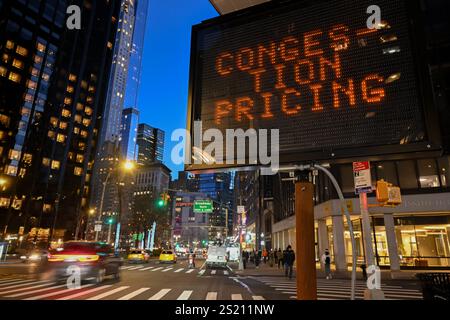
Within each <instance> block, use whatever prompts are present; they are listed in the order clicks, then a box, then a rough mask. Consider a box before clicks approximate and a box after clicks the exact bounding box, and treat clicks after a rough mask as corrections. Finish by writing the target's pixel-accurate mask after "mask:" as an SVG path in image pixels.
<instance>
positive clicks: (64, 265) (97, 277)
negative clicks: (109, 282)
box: [46, 241, 123, 283]
mask: <svg viewBox="0 0 450 320" xmlns="http://www.w3.org/2000/svg"><path fill="white" fill-rule="evenodd" d="M122 264H123V260H122V258H120V257H119V255H118V254H116V253H115V252H114V250H113V248H112V247H111V246H110V245H108V244H105V243H101V242H88V241H70V242H66V243H65V244H64V245H63V246H62V247H61V248H58V249H56V250H51V251H50V253H49V254H48V264H47V270H46V271H47V274H48V275H49V277H50V279H52V280H53V281H62V280H65V279H67V278H68V277H69V276H71V275H72V274H73V273H74V270H75V271H77V270H79V271H80V278H81V279H80V280H81V281H82V280H94V282H95V283H101V282H103V281H104V279H105V277H106V276H111V275H112V276H113V278H114V279H120V267H121V266H122ZM74 267H78V268H79V269H78V268H74Z"/></svg>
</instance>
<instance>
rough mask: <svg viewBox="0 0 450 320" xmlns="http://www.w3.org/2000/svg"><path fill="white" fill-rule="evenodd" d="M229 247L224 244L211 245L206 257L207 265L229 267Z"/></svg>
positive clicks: (209, 266)
mask: <svg viewBox="0 0 450 320" xmlns="http://www.w3.org/2000/svg"><path fill="white" fill-rule="evenodd" d="M227 257H228V254H227V248H226V247H223V246H210V247H209V248H208V254H207V257H206V267H208V268H211V267H222V268H226V267H227V262H228V261H227Z"/></svg>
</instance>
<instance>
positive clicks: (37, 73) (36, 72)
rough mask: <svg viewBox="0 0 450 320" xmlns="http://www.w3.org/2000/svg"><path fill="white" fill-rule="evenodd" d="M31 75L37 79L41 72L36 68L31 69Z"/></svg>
mask: <svg viewBox="0 0 450 320" xmlns="http://www.w3.org/2000/svg"><path fill="white" fill-rule="evenodd" d="M31 75H33V76H35V77H37V76H39V70H38V69H36V68H32V69H31Z"/></svg>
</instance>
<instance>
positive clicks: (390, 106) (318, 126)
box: [189, 0, 429, 168]
mask: <svg viewBox="0 0 450 320" xmlns="http://www.w3.org/2000/svg"><path fill="white" fill-rule="evenodd" d="M372 4H373V1H355V0H343V1H327V2H319V3H317V4H314V5H311V6H303V5H301V2H298V4H294V5H292V4H291V5H289V6H288V7H286V8H280V7H276V8H273V9H272V10H271V11H270V12H266V13H261V12H258V13H255V14H253V15H246V16H244V17H239V16H236V17H235V18H234V19H226V17H225V18H218V19H217V22H214V21H213V22H211V21H209V22H206V23H204V24H202V25H199V26H196V27H194V37H193V39H194V43H193V57H192V62H193V65H192V66H191V68H193V70H192V71H191V72H192V74H191V101H190V108H191V111H192V112H191V113H190V119H189V121H191V129H192V128H193V126H192V121H194V120H201V121H202V130H203V131H205V130H208V129H212V128H217V129H219V130H220V131H222V132H224V136H225V130H226V129H238V128H242V129H244V130H247V129H248V128H255V129H279V130H280V131H279V134H280V138H279V141H280V145H279V150H280V155H281V160H282V161H283V159H284V156H286V155H301V158H302V159H306V160H314V159H317V157H318V156H317V155H318V154H321V156H320V158H322V159H326V158H327V157H330V158H331V157H335V156H339V154H340V151H341V150H347V151H348V150H352V152H350V153H348V152H347V151H346V156H348V155H353V156H354V155H356V156H357V155H359V153H358V150H359V151H360V150H363V149H364V148H377V151H373V152H378V153H380V152H381V153H383V151H382V150H383V148H382V147H385V146H390V147H391V148H392V147H393V146H394V147H395V148H396V149H397V150H400V149H401V148H402V147H403V146H412V145H413V146H414V145H415V146H417V147H418V148H419V149H420V148H423V146H424V145H425V144H427V143H428V140H429V137H428V133H427V129H426V128H427V126H426V124H425V116H424V112H423V110H424V106H423V102H422V101H423V99H422V96H421V94H420V92H421V90H422V89H421V87H420V82H419V81H418V69H417V68H416V63H415V55H414V45H413V43H412V39H414V37H413V35H412V33H411V25H410V18H409V14H408V13H407V7H406V5H407V4H406V3H405V1H399V0H380V1H377V2H376V4H377V5H378V6H379V7H380V9H381V19H382V22H381V24H380V25H379V28H377V29H369V28H368V27H367V20H368V18H369V17H370V14H368V13H367V8H368V7H369V6H370V5H372ZM396 146H398V148H397V147H396ZM374 150H375V149H374ZM371 152H372V151H371ZM295 158H296V157H291V158H289V159H290V160H292V159H295ZM286 159H287V158H286ZM201 167H203V168H204V167H205V165H203V166H201Z"/></svg>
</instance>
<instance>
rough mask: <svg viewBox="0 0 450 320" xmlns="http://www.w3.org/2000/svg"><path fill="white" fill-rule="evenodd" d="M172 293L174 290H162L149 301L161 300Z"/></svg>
mask: <svg viewBox="0 0 450 320" xmlns="http://www.w3.org/2000/svg"><path fill="white" fill-rule="evenodd" d="M170 291H172V289H162V290H160V291H159V292H158V293H157V294H155V295H153V296H152V297H150V298H149V299H148V300H161V299H162V298H163V297H164V296H165V295H166V294H168V293H169V292H170Z"/></svg>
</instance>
